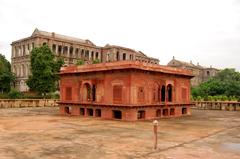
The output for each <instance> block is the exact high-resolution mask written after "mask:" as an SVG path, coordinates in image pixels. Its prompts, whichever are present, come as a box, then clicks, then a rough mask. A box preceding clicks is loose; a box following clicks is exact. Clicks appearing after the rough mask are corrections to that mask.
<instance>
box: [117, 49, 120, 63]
mask: <svg viewBox="0 0 240 159" xmlns="http://www.w3.org/2000/svg"><path fill="white" fill-rule="evenodd" d="M116 59H117V61H119V60H120V58H119V51H117V55H116Z"/></svg>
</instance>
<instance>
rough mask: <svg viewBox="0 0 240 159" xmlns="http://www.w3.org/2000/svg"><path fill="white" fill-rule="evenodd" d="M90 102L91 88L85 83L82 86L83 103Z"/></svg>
mask: <svg viewBox="0 0 240 159" xmlns="http://www.w3.org/2000/svg"><path fill="white" fill-rule="evenodd" d="M90 100H91V86H90V84H89V83H85V84H84V85H83V101H85V102H86V101H90Z"/></svg>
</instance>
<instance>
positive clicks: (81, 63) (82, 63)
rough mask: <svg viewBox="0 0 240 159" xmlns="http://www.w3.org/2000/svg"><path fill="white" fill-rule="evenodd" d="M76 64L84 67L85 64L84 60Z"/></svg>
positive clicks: (79, 60)
mask: <svg viewBox="0 0 240 159" xmlns="http://www.w3.org/2000/svg"><path fill="white" fill-rule="evenodd" d="M76 64H77V65H84V64H85V62H84V61H83V60H82V59H78V60H77V63H76Z"/></svg>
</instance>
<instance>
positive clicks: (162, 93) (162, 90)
mask: <svg viewBox="0 0 240 159" xmlns="http://www.w3.org/2000/svg"><path fill="white" fill-rule="evenodd" d="M161 101H162V102H165V86H164V85H163V86H162V89H161Z"/></svg>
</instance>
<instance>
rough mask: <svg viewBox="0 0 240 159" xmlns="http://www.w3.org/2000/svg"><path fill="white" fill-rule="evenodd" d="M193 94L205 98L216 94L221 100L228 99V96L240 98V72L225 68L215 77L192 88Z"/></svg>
mask: <svg viewBox="0 0 240 159" xmlns="http://www.w3.org/2000/svg"><path fill="white" fill-rule="evenodd" d="M192 96H193V98H196V97H197V96H201V97H203V98H205V99H207V97H208V96H216V98H218V99H219V100H227V97H231V96H235V97H238V98H240V73H239V72H237V71H235V69H228V68H227V69H224V70H222V71H220V72H219V73H218V74H217V75H216V76H215V77H213V78H211V79H209V80H208V81H206V82H204V83H202V84H200V85H199V86H198V87H194V88H192ZM214 98H215V97H214Z"/></svg>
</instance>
